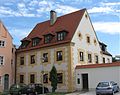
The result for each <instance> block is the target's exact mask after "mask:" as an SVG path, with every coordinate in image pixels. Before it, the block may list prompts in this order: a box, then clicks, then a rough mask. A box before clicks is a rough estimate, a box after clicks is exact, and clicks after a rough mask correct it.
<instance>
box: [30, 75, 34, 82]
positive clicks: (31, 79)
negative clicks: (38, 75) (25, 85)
mask: <svg viewBox="0 0 120 95" xmlns="http://www.w3.org/2000/svg"><path fill="white" fill-rule="evenodd" d="M30 83H35V74H30Z"/></svg>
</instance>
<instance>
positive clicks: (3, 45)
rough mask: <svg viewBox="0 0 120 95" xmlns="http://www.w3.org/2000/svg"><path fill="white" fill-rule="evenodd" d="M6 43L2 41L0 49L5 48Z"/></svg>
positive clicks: (0, 41)
mask: <svg viewBox="0 0 120 95" xmlns="http://www.w3.org/2000/svg"><path fill="white" fill-rule="evenodd" d="M5 45H6V41H5V40H0V48H3V47H5Z"/></svg>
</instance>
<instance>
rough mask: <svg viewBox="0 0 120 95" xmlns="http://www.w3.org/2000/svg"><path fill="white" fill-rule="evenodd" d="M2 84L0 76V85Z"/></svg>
mask: <svg viewBox="0 0 120 95" xmlns="http://www.w3.org/2000/svg"><path fill="white" fill-rule="evenodd" d="M1 84H2V76H0V85H1Z"/></svg>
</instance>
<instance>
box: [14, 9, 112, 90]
mask: <svg viewBox="0 0 120 95" xmlns="http://www.w3.org/2000/svg"><path fill="white" fill-rule="evenodd" d="M102 45H104V44H101V45H100V43H99V40H98V38H97V36H96V33H95V31H94V28H93V25H92V23H91V20H90V17H89V15H88V12H87V10H86V9H82V10H79V11H76V12H73V13H70V14H66V15H63V16H60V17H57V13H56V12H55V11H53V10H52V11H51V12H50V20H48V21H44V22H41V23H38V24H37V25H36V26H35V27H34V28H33V30H32V31H31V32H30V34H29V35H28V36H27V37H25V38H24V39H22V40H21V45H20V47H19V49H17V52H16V54H17V69H16V70H17V71H16V72H17V77H16V80H17V83H26V84H29V83H43V84H44V85H45V86H47V87H48V88H49V89H50V90H51V83H50V81H49V72H50V71H51V68H52V66H53V65H54V66H55V67H56V69H57V77H58V87H57V91H62V92H72V91H74V90H75V89H76V85H75V66H76V65H78V64H79V65H87V64H102V63H103V61H104V63H107V62H108V60H106V59H109V62H112V56H111V55H110V54H107V53H108V52H107V49H106V45H105V46H103V47H104V48H105V50H104V52H103V50H102V49H101V47H100V46H102ZM106 52H107V53H106ZM103 58H104V60H103ZM43 71H44V73H42V72H43Z"/></svg>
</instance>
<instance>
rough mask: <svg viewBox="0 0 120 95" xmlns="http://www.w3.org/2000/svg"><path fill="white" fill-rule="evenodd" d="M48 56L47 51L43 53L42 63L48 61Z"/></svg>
mask: <svg viewBox="0 0 120 95" xmlns="http://www.w3.org/2000/svg"><path fill="white" fill-rule="evenodd" d="M48 56H49V55H48V53H43V58H44V63H45V62H48V61H49V60H48Z"/></svg>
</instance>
